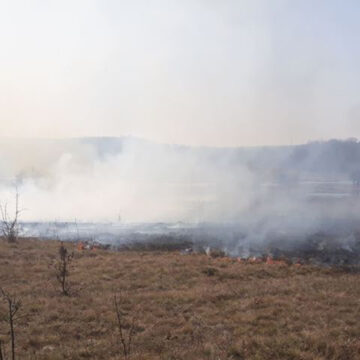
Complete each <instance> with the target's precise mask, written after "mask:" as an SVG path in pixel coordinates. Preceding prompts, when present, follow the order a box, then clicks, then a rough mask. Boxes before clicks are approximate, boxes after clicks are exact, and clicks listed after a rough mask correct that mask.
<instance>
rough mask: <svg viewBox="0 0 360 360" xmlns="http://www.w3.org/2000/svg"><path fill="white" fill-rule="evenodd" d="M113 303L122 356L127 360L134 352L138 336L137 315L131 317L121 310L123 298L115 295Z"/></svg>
mask: <svg viewBox="0 0 360 360" xmlns="http://www.w3.org/2000/svg"><path fill="white" fill-rule="evenodd" d="M113 303H114V310H115V315H116V325H117V330H118V336H119V340H120V344H121V345H120V346H121V349H122V354H123V356H124V358H125V359H129V358H130V355H131V351H132V342H133V339H134V336H135V334H136V332H135V330H136V329H135V328H136V326H135V323H136V315H133V316H129V314H128V313H126V312H125V311H124V310H123V309H122V308H121V305H122V304H121V303H122V297H121V296H119V295H116V294H115V295H114V298H113Z"/></svg>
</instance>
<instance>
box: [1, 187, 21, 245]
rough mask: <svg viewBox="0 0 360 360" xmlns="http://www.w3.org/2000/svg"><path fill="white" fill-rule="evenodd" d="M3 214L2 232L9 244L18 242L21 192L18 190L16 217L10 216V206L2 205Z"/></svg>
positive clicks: (16, 194) (16, 195)
mask: <svg viewBox="0 0 360 360" xmlns="http://www.w3.org/2000/svg"><path fill="white" fill-rule="evenodd" d="M0 213H1V232H2V234H3V236H4V238H5V239H7V241H8V242H10V243H13V242H16V240H17V238H18V235H19V215H20V213H21V210H20V209H19V192H18V190H17V188H16V193H15V210H14V215H13V216H10V215H9V212H8V204H7V203H5V204H1V203H0Z"/></svg>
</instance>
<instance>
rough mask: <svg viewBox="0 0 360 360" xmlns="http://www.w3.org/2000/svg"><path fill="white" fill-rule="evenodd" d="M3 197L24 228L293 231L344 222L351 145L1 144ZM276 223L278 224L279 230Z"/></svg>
mask: <svg viewBox="0 0 360 360" xmlns="http://www.w3.org/2000/svg"><path fill="white" fill-rule="evenodd" d="M0 153H1V155H2V156H1V163H0V178H1V193H0V194H1V198H2V199H8V202H9V203H11V196H12V195H11V194H12V193H13V188H12V185H13V181H14V179H15V178H16V179H17V183H18V186H19V192H20V195H21V203H22V205H23V207H24V208H26V209H27V210H26V211H25V212H24V213H23V219H24V220H35V221H38V220H46V221H53V220H55V219H57V220H74V219H75V218H76V219H78V220H82V221H121V222H158V221H166V222H177V221H183V222H192V223H194V222H236V223H241V222H246V223H251V222H253V223H254V224H255V223H259V222H262V223H265V222H267V221H269V219H271V226H274V228H277V227H281V226H283V227H286V228H287V227H288V226H291V227H292V228H296V227H299V228H300V227H301V228H302V229H303V230H304V229H305V228H306V227H312V226H313V225H314V226H315V225H318V224H319V223H320V222H321V221H322V219H324V218H327V217H328V218H335V219H336V218H343V217H347V218H348V219H349V218H352V217H353V216H355V217H356V213H355V212H354V213H352V212H351V213H348V211H349V209H350V207H351V208H353V207H354V206H355V207H357V206H358V205H357V203H358V202H359V198H358V196H357V194H356V191H357V182H358V181H359V179H360V167H359V164H358V158H359V155H360V143H358V142H357V141H356V140H349V141H336V140H333V141H330V142H324V143H310V144H307V145H300V146H287V147H259V148H209V147H197V148H194V147H186V146H175V145H161V144H155V143H152V142H148V141H145V140H140V139H136V138H79V139H64V140H44V139H41V140H36V139H32V140H24V139H22V140H20V139H18V140H8V139H5V140H2V141H0ZM277 222H279V223H278V224H277Z"/></svg>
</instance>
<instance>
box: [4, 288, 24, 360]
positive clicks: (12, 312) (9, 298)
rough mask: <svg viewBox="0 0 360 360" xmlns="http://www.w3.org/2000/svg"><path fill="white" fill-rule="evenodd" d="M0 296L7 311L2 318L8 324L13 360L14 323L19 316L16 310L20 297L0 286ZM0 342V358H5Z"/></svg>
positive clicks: (20, 303) (18, 306)
mask: <svg viewBox="0 0 360 360" xmlns="http://www.w3.org/2000/svg"><path fill="white" fill-rule="evenodd" d="M0 296H1V298H2V300H3V301H4V302H5V303H6V305H7V311H6V313H5V314H4V320H5V321H6V322H7V323H8V324H9V332H10V342H11V346H10V347H11V360H15V323H16V321H17V320H18V319H19V318H20V316H19V314H18V312H19V310H20V309H21V307H22V302H21V299H19V298H18V297H16V296H15V295H13V294H10V293H8V292H6V291H5V290H4V289H2V288H0ZM3 350H4V349H3V347H2V343H0V359H3V360H5V354H4V352H3Z"/></svg>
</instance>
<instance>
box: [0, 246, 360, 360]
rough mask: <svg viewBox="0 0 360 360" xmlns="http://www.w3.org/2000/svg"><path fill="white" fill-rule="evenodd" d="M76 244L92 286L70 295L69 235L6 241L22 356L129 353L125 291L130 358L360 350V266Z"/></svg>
mask: <svg viewBox="0 0 360 360" xmlns="http://www.w3.org/2000/svg"><path fill="white" fill-rule="evenodd" d="M67 247H68V250H69V252H72V251H73V250H74V267H73V269H72V273H71V278H72V282H73V283H74V284H75V285H76V286H78V287H79V288H81V290H80V291H77V292H76V293H75V294H73V295H72V296H60V292H59V289H58V283H57V281H56V278H54V274H53V272H52V271H50V270H51V269H50V268H49V266H50V265H51V264H53V263H54V261H56V259H57V258H58V249H59V242H56V241H39V240H29V239H28V240H24V239H19V241H18V242H16V243H8V242H7V241H0V284H1V286H2V287H3V288H4V289H6V290H7V291H9V292H10V293H16V294H17V295H18V296H19V297H20V298H21V299H22V306H23V309H24V311H26V313H27V314H28V318H26V319H25V318H19V320H18V322H17V324H16V326H17V327H16V331H17V332H16V346H17V354H18V356H17V357H18V358H19V359H36V360H45V359H47V360H50V359H52V360H56V359H99V360H101V359H107V360H108V359H121V358H124V354H123V351H122V350H121V349H124V346H123V344H122V343H121V338H119V336H120V335H119V318H118V317H117V313H116V311H114V305H115V304H114V294H116V293H121V302H119V300H118V303H117V304H118V310H119V314H120V315H121V318H120V322H121V327H122V331H123V339H124V341H125V342H126V341H128V339H129V334H130V332H131V348H130V354H128V353H127V355H126V356H127V357H130V358H131V359H150V360H151V359H164V360H165V359H167V360H171V359H174V360H175V359H186V360H195V359H209V360H210V359H213V360H215V359H250V360H262V359H265V360H273V359H299V360H300V359H303V360H307V359H308V360H313V359H317V360H321V359H322V360H325V359H337V360H349V359H360V340H359V339H360V323H359V321H358V314H359V311H360V302H359V299H360V281H359V280H360V275H359V274H358V273H357V272H354V271H353V272H346V271H344V269H342V270H339V269H327V268H317V267H310V266H294V265H292V266H289V265H286V264H266V263H254V264H251V263H246V264H245V263H241V262H239V261H236V260H232V259H228V258H226V257H218V258H211V257H207V256H206V255H200V254H191V255H180V254H179V253H178V252H135V251H122V252H112V251H106V250H101V249H99V250H95V251H77V250H76V249H75V244H67ZM75 265H76V266H75ZM0 315H1V316H3V315H6V307H5V306H4V304H1V305H0ZM134 319H135V320H134ZM9 340H10V335H9V330H8V324H6V323H5V322H2V323H0V341H1V343H2V344H9V342H10V341H9ZM127 344H128V342H126V347H127ZM126 349H127V350H128V348H126Z"/></svg>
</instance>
